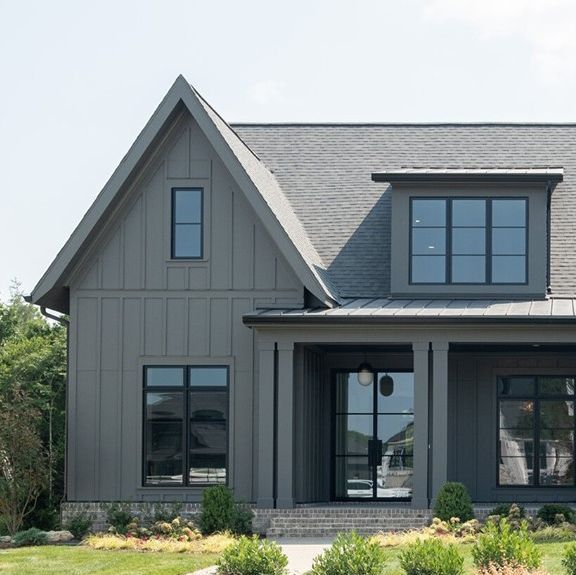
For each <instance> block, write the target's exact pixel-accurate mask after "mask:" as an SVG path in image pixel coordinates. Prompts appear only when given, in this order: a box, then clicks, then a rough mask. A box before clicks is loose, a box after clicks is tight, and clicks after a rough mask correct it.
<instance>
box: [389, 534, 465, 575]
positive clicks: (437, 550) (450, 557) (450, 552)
mask: <svg viewBox="0 0 576 575" xmlns="http://www.w3.org/2000/svg"><path fill="white" fill-rule="evenodd" d="M400 565H401V566H402V569H404V571H405V572H406V575H462V573H463V572H464V558H463V557H462V555H460V553H458V550H457V549H456V547H455V546H454V545H451V544H445V543H443V542H442V541H441V540H440V539H427V540H426V541H417V542H416V543H412V544H411V545H409V546H408V547H407V549H406V550H405V551H403V552H402V553H401V554H400Z"/></svg>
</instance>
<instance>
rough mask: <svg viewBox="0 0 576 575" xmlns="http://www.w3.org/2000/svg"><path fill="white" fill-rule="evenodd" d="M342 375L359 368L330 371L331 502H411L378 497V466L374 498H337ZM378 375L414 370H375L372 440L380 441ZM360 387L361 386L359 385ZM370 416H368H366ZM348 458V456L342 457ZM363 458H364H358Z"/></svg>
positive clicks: (373, 491) (405, 499)
mask: <svg viewBox="0 0 576 575" xmlns="http://www.w3.org/2000/svg"><path fill="white" fill-rule="evenodd" d="M341 373H347V374H350V373H357V368H332V369H331V370H330V435H331V438H330V470H331V481H330V500H331V501H339V502H340V501H342V502H364V503H377V502H398V503H402V502H410V501H412V497H378V496H377V489H378V486H377V465H374V466H373V469H372V472H371V475H372V497H337V496H336V460H337V459H338V456H337V455H336V376H337V375H338V374H341ZM378 373H414V369H413V368H412V369H402V368H392V369H387V368H381V367H375V368H374V369H373V381H372V386H373V388H372V389H373V394H372V440H378V415H379V414H378V385H377V384H378V382H377V377H378ZM359 385H360V384H359ZM365 415H368V414H365ZM340 457H346V456H340ZM357 457H363V456H361V455H360V456H357ZM366 459H367V460H369V459H370V455H366Z"/></svg>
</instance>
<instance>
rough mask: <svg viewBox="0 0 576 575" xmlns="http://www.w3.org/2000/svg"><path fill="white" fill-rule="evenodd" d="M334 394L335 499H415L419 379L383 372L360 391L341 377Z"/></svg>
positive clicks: (352, 379)
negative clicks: (414, 462) (415, 400)
mask: <svg viewBox="0 0 576 575" xmlns="http://www.w3.org/2000/svg"><path fill="white" fill-rule="evenodd" d="M334 393H335V401H334V407H335V411H334V444H333V449H334V457H333V461H334V465H333V471H334V474H333V477H334V498H335V499H336V500H353V499H361V500H367V499H372V500H375V499H385V500H386V499H388V500H389V499H396V500H397V499H404V500H405V499H410V498H411V497H412V468H413V447H414V433H413V430H414V374H413V373H411V372H398V371H389V372H385V371H379V372H376V373H374V375H373V378H372V382H371V383H368V385H361V384H360V383H359V382H358V374H357V373H356V372H349V371H347V372H337V373H336V375H335V381H334Z"/></svg>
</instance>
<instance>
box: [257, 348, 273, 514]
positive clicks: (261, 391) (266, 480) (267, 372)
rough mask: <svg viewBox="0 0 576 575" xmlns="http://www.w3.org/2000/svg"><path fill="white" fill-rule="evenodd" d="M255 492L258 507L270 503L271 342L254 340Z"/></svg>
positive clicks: (270, 505)
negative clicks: (256, 399)
mask: <svg viewBox="0 0 576 575" xmlns="http://www.w3.org/2000/svg"><path fill="white" fill-rule="evenodd" d="M258 355H259V357H258V363H259V375H258V493H257V498H256V505H257V507H259V508H264V509H272V508H273V507H274V433H273V429H274V342H272V341H267V340H262V341H259V342H258Z"/></svg>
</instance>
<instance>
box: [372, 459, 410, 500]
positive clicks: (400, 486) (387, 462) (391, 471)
mask: <svg viewBox="0 0 576 575" xmlns="http://www.w3.org/2000/svg"><path fill="white" fill-rule="evenodd" d="M413 460H414V458H413V457H412V456H411V455H392V456H385V457H383V458H382V464H381V465H379V466H378V469H377V475H376V496H377V497H380V498H398V497H402V498H406V497H411V496H412V474H413V467H414V463H413Z"/></svg>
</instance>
